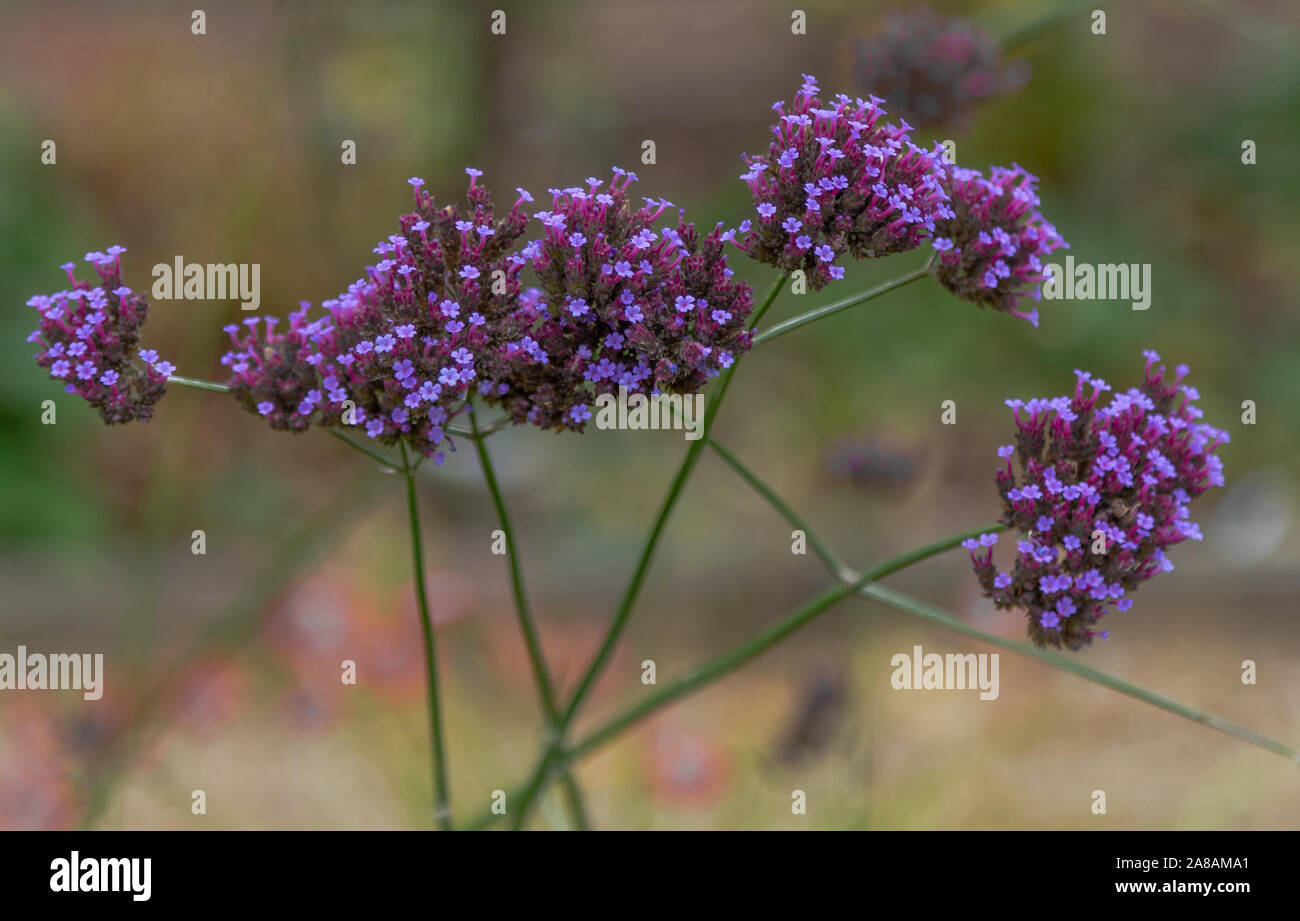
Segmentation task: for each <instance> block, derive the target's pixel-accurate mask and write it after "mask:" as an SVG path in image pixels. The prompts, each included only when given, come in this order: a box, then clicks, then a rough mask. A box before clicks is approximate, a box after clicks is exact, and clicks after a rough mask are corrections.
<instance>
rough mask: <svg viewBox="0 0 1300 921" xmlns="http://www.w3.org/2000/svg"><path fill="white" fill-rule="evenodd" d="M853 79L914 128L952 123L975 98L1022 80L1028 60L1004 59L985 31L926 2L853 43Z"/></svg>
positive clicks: (1016, 85) (997, 92)
mask: <svg viewBox="0 0 1300 921" xmlns="http://www.w3.org/2000/svg"><path fill="white" fill-rule="evenodd" d="M854 77H855V79H856V81H857V85H858V86H860V87H862V88H863V89H864V90H867V91H869V92H872V93H879V94H880V95H882V96H884V97H885V98H886V99H888V100H889V102H890V105H891V106H892V107H893V108H894V109H895V110H896V111H897V112H898V113H899V114H900V115H903V116H905V117H906V118H907V119H909V120H910V121H912V122H913V123H914V124H915V125H916V126H917V127H918V128H928V127H930V126H932V125H940V124H953V123H956V122H959V121H961V120H962V119H963V118H964V117H966V116H968V115H969V113H970V111H971V109H972V108H973V107H974V106H975V104H976V103H978V102H980V101H981V100H984V99H987V98H989V97H991V96H996V95H1000V94H1003V93H1009V92H1014V91H1016V90H1018V89H1020V88H1021V87H1022V86H1024V85H1025V81H1026V80H1028V78H1029V66H1028V64H1027V63H1026V62H1024V61H1013V62H1010V63H1007V62H1004V61H1003V58H1002V49H1001V48H1000V47H999V46H998V42H997V40H996V39H994V38H993V37H992V36H991V35H989V34H988V33H987V32H985V31H984V30H983V29H981V28H979V27H978V26H977V25H975V24H974V23H972V22H970V21H969V20H966V19H946V18H942V17H940V16H938V15H936V14H935V13H934V11H933V10H931V9H930V8H928V7H926V6H920V7H915V8H912V9H909V10H907V11H906V12H900V13H896V14H894V15H893V16H891V17H890V18H889V19H888V20H887V21H886V22H885V24H884V27H883V28H882V29H881V30H880V32H878V33H877V34H875V35H872V36H870V37H868V38H863V39H859V40H858V41H857V42H855V44H854Z"/></svg>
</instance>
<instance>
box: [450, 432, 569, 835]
mask: <svg viewBox="0 0 1300 921" xmlns="http://www.w3.org/2000/svg"><path fill="white" fill-rule="evenodd" d="M469 423H470V431H471V435H470V440H471V441H472V442H473V443H474V450H475V451H476V452H477V453H478V461H479V466H481V467H482V468H483V480H484V482H485V483H486V484H487V488H488V492H489V493H490V494H491V496H492V505H493V507H494V508H495V509H496V513H497V520H498V521H499V522H500V524H501V530H502V531H503V532H504V533H505V536H506V559H507V560H508V561H509V563H510V588H511V591H512V592H513V594H514V600H515V613H516V615H517V616H518V619H519V629H520V632H522V633H523V636H524V645H525V646H526V647H527V649H528V661H529V663H530V664H531V665H532V670H533V679H534V681H535V683H536V684H537V696H538V698H539V699H540V700H541V702H542V710H543V712H544V713H545V716H546V725H547V731H548V739H547V741H548V742H549V741H550V733H554V732H555V729H556V726H557V723H558V721H559V717H560V714H559V708H558V706H557V705H556V702H555V690H554V684H553V682H552V680H551V673H550V669H549V668H548V667H547V665H546V654H545V653H544V652H543V650H542V642H541V638H540V637H539V636H538V633H537V625H536V622H535V621H534V620H533V616H532V613H531V611H530V610H529V605H528V596H527V594H526V593H525V592H524V574H523V568H522V565H521V563H520V561H519V552H518V546H517V545H516V543H515V531H514V526H513V525H512V524H511V522H510V514H509V513H508V512H507V511H506V502H505V497H504V495H503V494H502V492H501V484H500V483H499V482H498V480H497V475H496V468H495V467H494V466H493V464H492V456H491V455H490V454H489V453H488V449H487V441H486V435H485V434H484V433H483V432H482V431H480V430H479V427H478V420H477V419H476V418H475V417H474V412H473V410H472V409H471V411H470V413H469ZM564 788H565V794H566V796H567V798H568V802H569V812H570V815H572V817H573V821H574V823H575V824H576V825H577V827H578V828H579V829H582V830H583V831H586V830H588V829H589V828H590V827H591V826H590V822H589V821H588V818H587V809H586V805H585V804H584V802H583V797H582V791H581V790H580V789H579V788H578V784H577V781H575V780H574V778H573V775H572V774H571V773H569V772H568V771H566V772H565V774H564Z"/></svg>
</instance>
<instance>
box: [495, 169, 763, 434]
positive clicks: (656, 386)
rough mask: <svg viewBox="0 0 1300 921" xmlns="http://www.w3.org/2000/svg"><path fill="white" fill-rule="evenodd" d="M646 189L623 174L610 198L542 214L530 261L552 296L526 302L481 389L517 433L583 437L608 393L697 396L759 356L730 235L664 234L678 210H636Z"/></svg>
mask: <svg viewBox="0 0 1300 921" xmlns="http://www.w3.org/2000/svg"><path fill="white" fill-rule="evenodd" d="M634 181H636V175H635V174H634V173H629V172H626V171H624V170H621V169H617V168H615V170H614V177H613V179H612V180H611V181H610V183H609V186H608V187H607V188H602V186H604V183H603V182H602V181H601V180H598V179H588V180H587V182H586V186H585V187H572V188H567V189H552V190H551V195H552V203H551V207H550V209H549V210H544V211H539V212H537V213H536V215H535V217H536V218H537V219H538V220H539V221H540V222H541V223H542V225H543V228H544V231H543V234H542V237H541V239H539V240H534V241H532V242H530V243H528V244H527V245H526V246H525V247H524V249H523V250H522V256H523V258H525V259H527V260H528V261H529V262H530V263H531V265H532V267H533V269H534V271H535V272H536V275H537V278H538V282H539V285H540V287H539V288H536V289H529V290H528V291H525V292H524V293H523V296H522V297H521V298H520V300H519V308H518V310H517V311H516V313H515V314H514V315H512V317H511V325H512V329H511V331H510V334H509V335H508V336H505V337H503V338H504V339H505V341H504V344H503V345H501V346H499V347H498V348H497V349H496V351H495V352H494V353H493V354H492V355H491V356H490V357H489V359H488V362H487V366H486V367H485V369H484V373H483V378H484V379H483V383H482V384H481V385H480V392H481V393H482V394H483V395H484V397H485V398H486V399H487V400H488V402H491V403H496V404H499V405H500V406H502V407H503V408H504V409H505V410H506V411H507V412H508V413H509V414H510V416H511V417H512V418H513V419H514V420H515V421H516V422H530V423H532V424H534V425H537V426H540V427H541V428H543V429H550V428H564V429H572V430H577V431H581V430H582V428H583V427H584V425H585V423H586V421H587V420H588V419H590V418H591V416H592V409H591V406H590V403H591V402H592V401H593V400H594V398H595V397H596V396H598V395H599V394H602V393H617V391H618V390H619V388H620V387H621V388H626V390H627V392H628V393H642V394H653V393H659V392H666V391H671V392H682V393H693V392H695V391H697V390H699V389H700V387H702V386H703V385H704V383H705V382H706V381H707V380H708V379H709V378H711V377H714V376H716V375H718V374H720V373H721V372H722V370H724V369H726V368H729V367H730V366H731V364H732V363H733V362H734V361H735V359H736V357H737V356H738V355H740V354H741V353H742V352H744V351H745V350H747V349H748V348H749V346H750V341H751V338H752V334H751V333H750V332H748V331H747V330H746V328H745V320H746V318H747V317H748V316H749V314H750V312H751V311H752V309H753V295H752V292H751V290H750V288H749V287H748V286H747V285H744V284H741V283H739V282H733V281H731V276H732V270H731V269H730V268H728V266H727V262H726V258H725V256H724V255H723V252H722V250H723V236H724V235H723V233H722V231H721V228H720V227H719V228H715V229H714V230H713V232H712V233H710V234H709V235H708V236H706V237H704V238H703V239H701V238H700V237H699V235H698V234H697V233H696V230H695V228H694V226H693V225H691V224H687V223H685V222H683V221H680V220H679V221H678V222H677V224H676V226H672V225H665V226H661V227H659V228H656V227H655V226H654V224H655V222H656V221H657V220H658V219H659V218H660V217H661V216H662V215H663V214H664V212H665V211H667V210H668V209H669V208H670V207H671V205H670V203H668V202H666V201H663V200H662V199H661V200H659V201H654V200H651V199H645V202H646V203H645V204H644V205H642V206H640V207H636V206H635V205H634V204H633V203H632V202H631V201H630V199H629V196H628V187H629V186H630V184H631V183H632V182H634Z"/></svg>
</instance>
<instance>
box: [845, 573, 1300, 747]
mask: <svg viewBox="0 0 1300 921" xmlns="http://www.w3.org/2000/svg"><path fill="white" fill-rule="evenodd" d="M862 594H863V595H865V596H867V597H868V598H874V599H875V600H876V601H880V602H883V603H885V604H887V605H890V606H892V607H895V608H898V609H899V610H900V611H906V612H907V613H908V614H911V615H913V616H914V617H920V618H922V619H924V620H928V621H931V622H932V623H936V624H939V625H940V626H942V627H946V628H947V629H949V630H953V631H955V632H957V633H962V634H965V635H966V636H969V637H971V638H973V639H977V640H980V641H981V642H985V643H988V644H989V645H990V646H996V647H998V648H999V649H1006V650H1008V651H1009V652H1015V653H1019V654H1020V655H1022V656H1028V657H1029V658H1031V659H1038V660H1039V661H1040V662H1046V663H1047V664H1048V665H1050V666H1052V667H1053V668H1059V669H1060V670H1061V671H1065V672H1069V673H1070V674H1072V675H1077V676H1079V677H1080V678H1083V679H1085V680H1086V681H1091V682H1093V683H1094V684H1099V685H1101V686H1102V687H1104V688H1110V689H1111V690H1112V691H1119V692H1120V693H1121V694H1126V695H1128V696H1129V697H1133V698H1136V699H1137V700H1140V701H1142V702H1143V703H1148V704H1151V705H1152V706H1153V707H1159V708H1160V709H1161V710H1168V711H1169V712H1170V713H1175V714H1177V715H1178V716H1181V717H1184V718H1185V719H1189V720H1191V721H1192V722H1194V723H1200V724H1202V725H1204V726H1209V727H1210V728H1212V729H1217V730H1219V731H1220V732H1226V733H1227V734H1228V735H1230V736H1235V737H1236V738H1238V739H1242V740H1243V741H1246V742H1249V743H1250V744H1251V745H1257V746H1259V747H1260V748H1262V749H1265V750H1266V751H1271V752H1273V753H1275V754H1278V755H1281V756H1282V757H1284V758H1287V759H1289V760H1291V761H1296V762H1300V751H1297V750H1296V749H1294V748H1292V747H1291V746H1289V745H1283V744H1282V743H1281V742H1277V741H1274V740H1273V739H1270V738H1268V737H1266V736H1262V735H1260V734H1259V733H1257V732H1254V731H1252V730H1250V729H1246V728H1245V727H1243V726H1238V725H1237V724H1236V723H1232V722H1229V721H1228V720H1225V719H1222V718H1220V717H1217V716H1215V715H1214V714H1212V713H1207V712H1205V711H1204V710H1198V709H1197V708H1196V707H1191V706H1188V705H1187V704H1181V703H1178V702H1177V701H1175V700H1170V699H1169V698H1168V697H1163V696H1161V695H1160V694H1156V693H1155V692H1153V691H1148V690H1147V689H1146V688H1143V687H1139V686H1138V685H1136V684H1133V683H1131V682H1128V681H1124V680H1123V679H1122V678H1116V677H1114V676H1113V675H1107V674H1106V673H1105V672H1099V671H1097V670H1096V669H1094V668H1089V667H1088V666H1087V665H1084V664H1082V663H1081V662H1079V661H1077V660H1075V659H1072V658H1069V657H1067V656H1064V655H1062V654H1060V653H1057V652H1051V651H1049V650H1046V649H1039V648H1038V647H1037V646H1032V645H1030V644H1029V643H1022V642H1019V641H1017V640H1008V639H1003V638H1002V637H1000V636H994V635H993V634H991V633H985V632H984V631H983V630H979V629H976V628H975V627H972V626H971V625H970V624H967V623H965V622H964V621H962V620H960V619H958V618H957V617H956V616H954V615H953V614H951V613H949V612H948V611H945V610H943V608H939V607H935V606H934V605H932V604H928V603H926V602H924V601H920V600H918V599H916V598H913V597H911V596H910V595H905V594H903V593H902V592H896V591H893V590H892V589H888V588H885V587H884V586H882V585H868V586H866V587H865V588H864V589H863V591H862Z"/></svg>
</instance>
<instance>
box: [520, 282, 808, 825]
mask: <svg viewBox="0 0 1300 921" xmlns="http://www.w3.org/2000/svg"><path fill="white" fill-rule="evenodd" d="M789 278H790V275H789V273H783V274H782V275H781V277H780V278H778V279H777V280H776V283H775V284H773V285H772V288H771V290H770V291H768V293H767V296H766V297H765V298H764V299H763V301H762V302H761V303H760V304H759V305H758V307H757V308H756V309H755V310H754V312H753V314H752V316H751V317H750V320H749V325H750V328H751V329H752V328H753V327H754V326H757V325H758V322H759V321H760V320H761V319H762V318H763V315H764V314H766V313H767V311H768V310H769V309H770V308H771V306H772V304H773V303H774V302H775V301H776V298H777V295H779V294H780V293H781V289H782V288H783V287H785V283H786V281H788V280H789ZM738 363H739V362H737V364H738ZM735 373H736V364H733V365H732V366H731V367H730V368H728V369H727V370H726V371H724V372H723V373H722V375H721V376H720V378H719V380H718V386H717V390H716V391H715V392H714V394H713V399H712V400H711V401H710V403H709V405H708V408H707V409H706V410H705V412H704V423H703V426H702V436H703V437H701V438H698V439H696V440H694V441H692V442H691V446H690V447H689V448H687V449H686V456H685V457H684V458H682V463H681V466H679V467H678V468H677V473H676V474H675V475H674V476H673V480H672V483H671V484H670V485H669V487H668V494H667V495H666V496H664V500H663V503H662V504H661V505H660V507H659V514H658V515H657V516H656V517H655V521H654V524H653V525H652V526H651V528H650V533H649V534H648V535H646V539H645V543H644V544H643V545H642V547H641V556H640V557H639V558H638V560H637V564H636V569H634V570H633V572H632V578H631V580H630V581H629V582H628V584H627V588H626V589H625V590H624V592H623V597H622V600H621V601H620V602H619V605H618V608H617V610H616V611H615V612H614V618H613V620H611V621H610V625H609V629H608V630H607V631H606V633H605V639H604V641H603V642H602V643H601V645H600V649H598V650H597V651H596V655H595V658H593V659H592V660H591V664H590V665H589V666H588V667H587V670H586V672H584V673H583V676H582V678H581V680H580V681H579V682H578V687H577V689H576V690H575V691H574V692H573V696H572V697H571V698H570V699H569V705H568V706H567V707H566V708H565V710H564V713H563V714H562V715H561V717H560V720H559V723H558V724H557V726H556V728H557V733H556V735H555V737H554V738H553V739H552V740H551V744H550V745H549V746H548V747H547V749H546V751H545V752H543V754H542V757H541V759H540V761H539V763H538V764H537V766H536V767H535V768H534V770H533V774H532V779H531V780H530V781H529V783H528V785H527V786H526V787H525V788H524V791H523V793H522V795H521V797H520V798H521V799H522V803H520V804H519V807H518V809H517V810H516V812H515V820H514V827H515V828H521V827H523V823H524V822H525V821H526V820H527V817H528V809H529V808H530V807H531V805H532V802H533V799H534V798H535V797H536V795H537V793H538V791H539V790H540V789H541V786H542V784H543V783H544V781H545V779H546V776H547V773H548V772H549V770H550V768H551V765H552V763H553V762H554V760H555V757H556V756H557V755H558V754H559V752H560V750H561V748H562V747H563V745H564V733H565V732H567V731H568V728H569V726H570V725H572V723H573V720H574V717H575V716H576V715H577V713H578V709H579V708H580V707H581V706H582V703H583V701H584V700H585V699H586V697H587V695H588V694H589V693H590V692H591V689H592V687H593V686H594V685H595V683H596V680H597V679H598V678H599V677H600V675H601V673H602V672H603V671H604V669H605V666H606V665H607V664H608V663H609V659H610V656H612V655H613V653H614V649H615V647H617V645H618V641H619V638H620V637H621V636H622V634H623V629H624V627H626V626H627V621H628V618H629V617H630V616H631V614H632V607H633V605H635V604H636V599H637V596H638V595H639V594H640V592H641V585H642V583H643V582H644V581H645V576H646V572H647V571H648V570H649V568H650V561H651V559H653V558H654V553H655V549H656V547H658V545H659V538H660V536H661V535H662V534H663V530H664V526H665V525H666V524H667V523H668V519H669V517H670V516H671V515H672V513H673V509H674V508H675V507H676V505H677V500H678V499H679V498H680V497H681V494H682V490H683V489H684V488H685V486H686V481H687V480H688V479H689V478H690V475H691V472H692V471H693V470H694V469H695V464H696V463H697V462H698V461H699V459H700V453H701V452H702V451H703V450H704V444H705V441H706V439H707V438H708V434H709V430H710V428H711V427H712V425H713V420H714V419H715V418H717V415H718V409H719V407H721V406H722V401H723V399H724V398H725V397H726V395H727V388H728V387H730V386H731V380H732V378H733V377H734V376H735Z"/></svg>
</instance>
